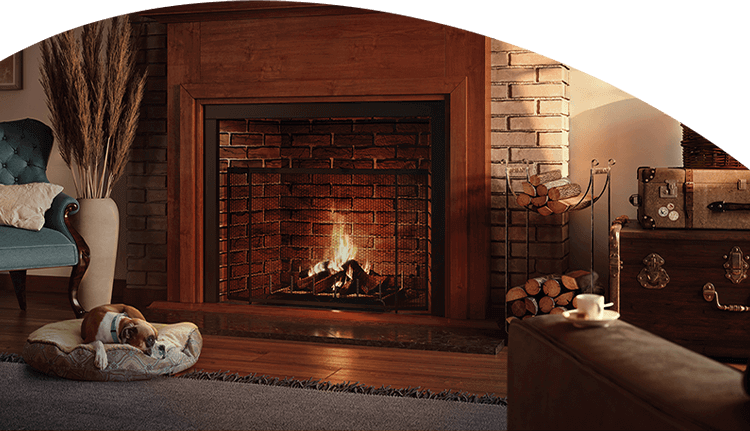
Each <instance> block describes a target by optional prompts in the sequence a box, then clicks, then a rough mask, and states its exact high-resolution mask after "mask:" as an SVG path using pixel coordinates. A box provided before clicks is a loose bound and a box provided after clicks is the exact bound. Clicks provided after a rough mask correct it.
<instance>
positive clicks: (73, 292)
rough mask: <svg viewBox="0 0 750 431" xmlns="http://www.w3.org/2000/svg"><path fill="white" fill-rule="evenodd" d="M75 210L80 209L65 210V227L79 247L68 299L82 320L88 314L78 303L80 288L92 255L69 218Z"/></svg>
mask: <svg viewBox="0 0 750 431" xmlns="http://www.w3.org/2000/svg"><path fill="white" fill-rule="evenodd" d="M75 209H78V205H76V204H70V205H68V206H67V207H66V208H65V225H66V226H67V227H68V230H69V231H70V234H71V235H72V236H73V240H74V241H75V243H76V247H78V265H76V266H74V267H73V269H72V270H71V271H70V280H69V281H68V299H69V300H70V306H71V307H72V308H73V313H75V315H76V319H80V318H81V317H83V315H84V314H85V313H86V310H85V309H84V308H83V306H81V303H80V302H79V301H78V286H80V285H81V280H82V279H83V275H84V274H85V273H86V270H87V269H88V267H89V262H90V261H91V254H90V250H89V246H88V245H87V244H86V241H85V240H84V239H83V237H82V236H81V234H79V233H78V231H77V230H75V228H73V225H72V224H71V222H70V219H69V218H68V214H70V212H71V211H73V210H75Z"/></svg>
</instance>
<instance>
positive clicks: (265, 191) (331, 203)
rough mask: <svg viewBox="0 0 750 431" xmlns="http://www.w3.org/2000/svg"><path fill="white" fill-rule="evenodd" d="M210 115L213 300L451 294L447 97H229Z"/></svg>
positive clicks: (360, 304) (426, 301) (398, 304)
mask: <svg viewBox="0 0 750 431" xmlns="http://www.w3.org/2000/svg"><path fill="white" fill-rule="evenodd" d="M204 124H205V126H204V130H205V131H206V133H205V141H206V142H205V146H206V154H207V156H206V166H207V168H206V172H207V173H210V174H207V175H206V176H205V179H206V185H205V190H206V191H207V193H206V200H205V202H206V204H205V205H204V208H205V212H206V215H205V220H206V235H205V242H206V245H205V250H206V262H205V267H206V272H205V286H206V289H205V291H204V294H205V300H206V301H207V302H223V301H249V302H255V303H273V304H287V305H313V306H323V307H336V308H359V309H381V310H422V311H430V310H431V307H430V305H431V304H430V298H431V297H433V296H436V297H442V295H443V291H442V286H443V283H442V280H443V278H444V272H443V271H442V268H443V266H444V263H443V259H442V254H434V253H431V252H430V251H431V249H432V247H433V245H434V246H435V247H436V249H442V247H443V244H444V237H443V235H442V232H443V231H442V230H432V229H431V223H432V221H433V219H434V220H436V223H438V224H439V223H442V222H443V220H444V218H445V216H444V214H443V212H444V208H445V205H444V199H445V191H444V181H442V179H443V178H444V176H445V175H444V172H443V170H444V169H445V166H444V163H442V162H441V161H442V160H443V159H444V158H445V155H444V153H445V109H444V103H443V102H429V101H411V102H409V101H400V102H359V103H296V104H253V105H247V104H245V105H216V106H211V107H209V108H207V109H206V111H205V113H204ZM433 161H435V162H434V165H435V166H436V169H439V170H440V173H438V174H436V175H434V174H433ZM433 177H434V178H436V181H432V179H433ZM214 190H216V192H214ZM209 203H212V204H209ZM433 260H435V261H436V263H437V264H434V263H433ZM432 280H436V281H437V282H435V283H434V285H433V283H432ZM433 286H434V287H433Z"/></svg>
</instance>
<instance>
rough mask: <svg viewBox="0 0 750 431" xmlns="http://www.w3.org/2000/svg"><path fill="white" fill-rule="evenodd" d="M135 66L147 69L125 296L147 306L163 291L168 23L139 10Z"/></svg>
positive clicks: (132, 164)
mask: <svg viewBox="0 0 750 431" xmlns="http://www.w3.org/2000/svg"><path fill="white" fill-rule="evenodd" d="M131 19H132V20H133V22H134V24H140V25H141V35H140V37H139V41H138V42H139V52H138V60H137V63H138V67H143V68H146V69H147V70H148V81H147V83H146V90H145V94H144V98H143V103H142V105H141V116H140V122H139V127H138V131H137V134H136V138H135V141H134V142H133V147H132V148H131V153H130V161H129V163H128V169H127V200H128V202H127V210H126V211H127V216H126V227H127V231H126V233H125V240H126V242H127V254H128V256H127V259H128V260H127V262H128V263H127V269H128V275H127V288H126V291H125V295H124V296H125V299H124V300H125V301H126V302H128V303H131V304H133V305H141V306H145V305H148V304H149V303H150V302H151V301H153V300H163V299H166V293H167V290H166V289H167V263H166V258H167V245H166V244H167V73H166V70H167V45H166V44H167V27H166V25H165V24H160V23H157V22H156V21H153V20H151V19H148V18H143V17H141V16H139V15H137V14H133V15H131Z"/></svg>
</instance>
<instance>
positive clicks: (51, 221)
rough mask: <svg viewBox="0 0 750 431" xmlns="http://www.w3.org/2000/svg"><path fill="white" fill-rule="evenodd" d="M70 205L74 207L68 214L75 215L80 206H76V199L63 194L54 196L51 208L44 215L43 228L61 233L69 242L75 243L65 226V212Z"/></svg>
mask: <svg viewBox="0 0 750 431" xmlns="http://www.w3.org/2000/svg"><path fill="white" fill-rule="evenodd" d="M71 204H73V205H75V207H74V208H73V209H71V210H70V212H69V213H68V214H75V213H77V212H78V209H79V207H80V206H79V205H78V201H77V200H76V199H74V198H72V197H70V196H68V195H66V194H65V193H59V194H58V195H57V196H55V199H54V200H53V201H52V206H51V207H50V209H48V210H47V212H46V213H44V227H47V228H50V229H54V230H56V231H58V232H61V233H62V234H63V235H65V236H66V237H67V238H68V239H69V240H70V242H75V239H74V238H73V235H72V234H71V233H70V230H69V229H68V226H67V225H66V224H65V210H66V208H67V207H68V205H71Z"/></svg>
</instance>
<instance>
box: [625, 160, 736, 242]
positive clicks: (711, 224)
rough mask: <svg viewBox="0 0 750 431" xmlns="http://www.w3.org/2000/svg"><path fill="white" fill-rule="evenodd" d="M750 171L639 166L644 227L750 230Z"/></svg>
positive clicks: (640, 218) (639, 202)
mask: <svg viewBox="0 0 750 431" xmlns="http://www.w3.org/2000/svg"><path fill="white" fill-rule="evenodd" d="M748 183H750V171H748V170H746V169H685V168H651V167H640V168H638V194H636V195H633V196H631V197H630V202H631V203H632V204H633V205H635V206H637V207H638V222H639V223H640V224H641V226H643V227H644V228H647V229H651V228H674V229H686V228H687V229H750V184H748Z"/></svg>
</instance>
